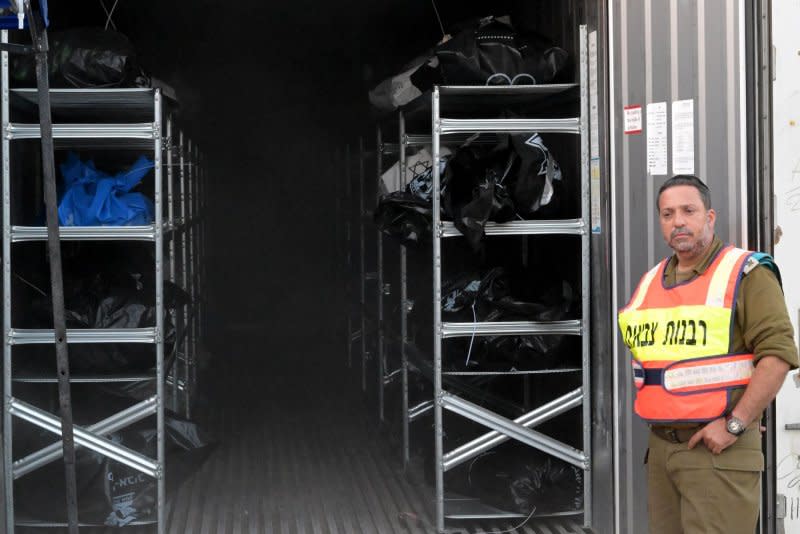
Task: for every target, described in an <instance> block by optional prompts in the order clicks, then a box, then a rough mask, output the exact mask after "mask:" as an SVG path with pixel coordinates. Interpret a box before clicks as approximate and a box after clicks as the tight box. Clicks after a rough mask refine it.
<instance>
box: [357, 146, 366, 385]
mask: <svg viewBox="0 0 800 534" xmlns="http://www.w3.org/2000/svg"><path fill="white" fill-rule="evenodd" d="M364 217H365V214H364V139H363V138H362V137H359V138H358V228H359V241H360V245H361V257H360V261H361V391H366V390H367V263H366V262H367V260H366V258H365V255H366V242H365V235H364Z"/></svg>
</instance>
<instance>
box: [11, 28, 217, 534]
mask: <svg viewBox="0 0 800 534" xmlns="http://www.w3.org/2000/svg"><path fill="white" fill-rule="evenodd" d="M2 42H4V43H7V42H8V32H7V31H5V30H4V31H3V32H2ZM9 82H10V78H9V59H8V53H7V52H2V92H3V100H2V122H3V124H2V128H3V139H2V154H3V169H2V195H3V210H2V211H3V214H2V218H3V260H4V261H3V295H4V298H3V335H4V344H3V387H4V399H3V403H4V406H3V407H4V414H3V417H4V419H3V428H4V433H3V439H4V443H3V462H4V469H5V473H6V477H5V481H4V484H5V487H4V490H5V491H4V493H5V506H6V524H5V532H8V533H13V532H14V528H15V525H16V524H17V523H16V521H15V514H14V480H15V479H17V478H20V477H22V476H24V475H26V474H28V473H30V472H32V471H34V470H36V469H38V468H40V467H42V466H44V465H47V464H49V463H51V462H53V461H57V460H59V459H60V458H61V455H62V449H61V443H60V442H57V443H53V444H52V445H50V446H48V447H45V448H44V449H42V450H40V451H37V452H35V453H33V454H30V455H28V456H26V457H24V458H20V459H18V460H16V461H15V460H14V455H13V453H14V451H13V433H12V419H13V417H14V416H15V417H17V418H19V419H21V420H24V421H27V422H29V423H31V424H33V425H36V426H39V427H40V428H43V429H45V430H47V431H49V432H52V433H53V434H55V435H56V436H60V435H61V424H60V419H59V418H58V417H57V416H55V415H53V414H51V413H49V412H47V411H44V410H42V409H40V408H37V407H36V406H33V405H31V404H29V403H27V402H25V401H23V400H22V399H20V398H17V397H15V396H14V389H13V385H14V384H15V383H20V382H27V383H36V384H55V383H57V378H56V376H55V371H54V372H53V375H52V376H45V375H32V374H22V373H20V374H15V373H14V370H13V368H12V356H13V352H14V348H15V347H16V346H18V345H29V344H53V342H54V339H55V336H54V331H53V330H52V329H25V328H17V327H15V326H14V321H13V320H12V319H13V318H12V298H13V295H12V289H11V277H12V258H13V247H12V245H14V244H16V243H22V242H31V241H39V242H44V241H46V239H47V230H46V228H43V227H31V226H19V225H14V224H12V220H11V191H12V190H11V188H12V185H13V184H12V183H11V182H12V180H11V170H12V164H14V163H15V162H12V156H11V150H10V149H11V144H12V143H13V142H14V141H17V140H20V139H38V137H39V125H38V124H28V123H18V122H13V121H12V111H13V110H14V109H16V108H17V107H18V106H24V107H27V108H30V107H31V106H35V105H36V90H31V89H11V88H10V83H9ZM50 98H51V103H52V109H53V112H54V114H55V113H57V112H66V113H68V114H70V116H74V115H75V114H79V115H80V114H82V113H88V114H90V116H92V117H98V116H99V117H101V119H100V121H98V122H96V123H75V124H73V123H59V122H56V123H55V124H53V137H54V140H55V143H56V147H57V148H63V147H70V148H72V147H76V148H80V147H92V148H111V149H115V148H120V149H122V148H126V149H130V148H136V149H141V150H147V151H151V152H152V154H153V162H154V175H155V178H154V179H155V182H154V198H153V203H154V208H155V213H154V214H155V220H154V223H153V224H150V225H145V226H125V227H62V228H60V235H61V239H62V241H86V242H97V241H140V242H149V243H152V244H153V247H154V258H155V261H154V265H153V269H154V273H155V286H156V287H155V315H156V320H155V321H156V324H155V326H154V327H152V328H136V329H80V330H76V329H71V330H68V331H67V341H68V342H69V343H70V344H76V343H144V344H150V345H153V346H154V348H155V351H154V352H155V355H154V367H153V371H152V372H147V373H116V374H73V375H72V376H71V379H70V382H71V383H84V384H101V383H130V382H145V381H147V382H151V383H152V382H154V383H155V384H154V386H155V387H154V389H155V394H154V395H151V396H150V397H148V398H146V399H145V400H143V401H141V402H138V403H136V404H134V405H132V406H130V407H128V408H126V409H125V410H123V411H121V412H119V413H116V414H113V415H111V416H110V417H107V418H106V419H104V420H102V421H99V422H97V423H96V424H94V425H91V426H88V427H85V428H81V427H78V426H75V427H74V436H75V442H76V443H77V445H78V446H83V447H86V448H87V449H91V450H93V451H95V452H97V453H99V454H101V455H103V456H105V457H108V458H110V459H112V460H115V461H117V462H119V463H121V464H124V465H126V466H128V467H131V468H133V469H135V470H137V471H139V472H141V473H143V474H145V475H147V476H149V477H152V478H155V479H157V481H158V482H157V491H156V493H157V496H156V507H157V517H156V524H157V527H156V528H157V532H158V533H159V534H162V533H164V532H165V531H166V494H165V491H166V490H165V479H164V461H165V433H164V407H165V399H166V396H165V394H166V388H165V385H166V383H167V377H166V376H165V374H166V373H165V361H164V356H165V354H164V353H165V350H164V332H165V329H164V306H165V303H164V287H163V282H164V274H165V272H166V271H167V270H169V274H168V276H169V277H170V279H172V280H175V279H176V274H177V273H176V269H177V268H178V267H180V268H181V269H183V273H184V275H183V277H182V280H181V281H182V282H183V285H184V289H186V290H187V292H189V293H190V294H191V295H192V297H193V298H197V296H198V295H199V288H198V287H197V283H198V278H197V276H196V272H197V271H196V267H195V265H196V264H197V263H199V262H201V261H202V252H198V248H197V247H198V246H202V245H200V244H199V240H197V239H195V237H196V235H195V234H194V233H193V231H192V228H193V227H194V226H195V225H197V224H199V225H200V227H201V228H204V225H205V223H204V220H203V219H202V218H200V217H198V211H199V208H200V207H201V206H202V205H203V204H202V200H201V198H200V196H199V195H198V194H197V190H196V189H194V187H195V186H194V185H191V186H190V188H189V192H188V194H187V193H186V191H185V190H184V189H183V184H184V176H185V173H186V172H187V171H186V169H187V168H189V169H196V168H197V165H196V163H197V160H198V158H199V153H198V151H197V149H196V147H195V148H194V149H190V150H188V155H189V156H190V161H189V162H184V161H183V158H184V156H185V155H186V154H185V151H184V150H183V149H182V147H183V141H181V143H180V145H179V149H180V158H181V164H180V167H179V169H180V175H181V188H182V189H181V194H180V196H178V195H177V194H176V192H175V190H174V187H173V177H174V172H173V165H174V163H173V154H172V149H171V147H170V146H169V145H170V144H171V143H170V141H171V139H172V135H173V128H174V124H173V119H172V116H171V115H169V114H168V113H167V111H168V108H169V107H170V104H172V102H170V101H167V99H165V98H164V97H163V96H162V94H161V91H160V90H159V89H149V88H148V89H139V88H130V89H128V88H125V89H51V91H50ZM107 119H111V120H113V121H114V122H111V121H108V122H102V121H103V120H107ZM136 121H139V122H136ZM164 136H166V142H164V141H165V139H164ZM182 137H183V134H182V133H181V139H182ZM165 148H168V150H164V149H165ZM164 158H166V163H167V164H166V167H167V173H166V174H167V180H166V182H167V195H166V196H167V202H166V206H165V203H164V199H163V196H164V195H163V189H164V188H163V185H164V184H163V176H162V173H163V167H164V165H163V159H164ZM185 163H186V164H185ZM188 172H189V173H191V174H190V175H189V183H190V184H196V183H197V184H199V183H200V181H199V180H197V179H196V177H197V174H196V172H197V171H195V170H189V171H188ZM173 204H178V206H179V207H180V209H182V210H183V209H187V210H188V212H184V213H185V215H183V217H182V219H181V220H180V222H178V220H177V217H176V214H175V206H174V205H173ZM165 208H166V212H167V213H166V220H165V213H164V211H165ZM178 235H183V236H184V237H183V239H182V245H181V247H182V249H181V254H182V255H183V256H184V258H186V260H185V261H183V262H179V261H178V251H177V250H176V246H175V242H174V241H175V238H176V236H178ZM187 235H188V237H186V236H187ZM167 241H169V244H168V246H167ZM165 248H166V249H167V251H168V252H167V254H168V257H167V258H166V259H165V257H164V252H165ZM182 259H183V258H182ZM189 261H191V264H189ZM200 324H201V322H200V318H199V317H198V316H197V314H195V317H194V318H193V319H192V324H191V325H189V326H190V330H191V332H190V334H189V336H188V341H187V343H186V344H187V345H188V346H189V347H191V348H190V349H189V350H190V351H192V352H190V354H189V355H187V356H185V357H184V362H185V368H184V384H183V385H181V384H180V381H179V380H178V379H177V376H176V375H175V372H174V371H175V369H176V367H177V366H175V367H173V375H174V376H173V377H172V384H173V389H172V392H171V393H172V394H173V402H174V403H176V404H177V396H178V391H179V390H181V391H182V393H183V396H184V404H185V407H186V413H187V415H188V413H189V411H188V410H189V406H190V389H189V388H188V384H189V382H190V378H191V379H193V373H194V368H193V366H192V357H193V354H194V353H193V351H195V350H196V346H197V336H198V332H199V325H200ZM176 334H177V333H176ZM153 416H154V417H155V428H156V434H157V440H156V441H157V446H156V457H155V458H150V457H147V456H145V455H143V454H141V453H139V452H137V451H134V450H131V449H129V448H127V447H125V446H123V445H120V444H117V443H114V442H112V441H111V440H110V439H108V438H107V437H106V436H107V435H108V434H110V433H112V432H116V431H119V430H121V429H124V428H126V427H128V426H130V425H132V424H133V423H136V422H138V421H141V420H143V419H145V418H148V417H153ZM24 524H25V525H26V526H45V527H56V526H66V525H65V524H55V523H51V522H39V521H36V522H26V523H24ZM132 524H137V522H133V523H132Z"/></svg>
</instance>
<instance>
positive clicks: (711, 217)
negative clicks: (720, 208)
mask: <svg viewBox="0 0 800 534" xmlns="http://www.w3.org/2000/svg"><path fill="white" fill-rule="evenodd" d="M706 217H707V218H708V224H710V225H711V228H714V221H716V220H717V212H715V211H714V208H709V209H708V211H707V212H706Z"/></svg>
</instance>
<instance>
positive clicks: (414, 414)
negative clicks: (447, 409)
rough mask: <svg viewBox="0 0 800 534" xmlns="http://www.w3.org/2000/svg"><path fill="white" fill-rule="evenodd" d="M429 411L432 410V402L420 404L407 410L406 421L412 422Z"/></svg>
mask: <svg viewBox="0 0 800 534" xmlns="http://www.w3.org/2000/svg"><path fill="white" fill-rule="evenodd" d="M431 410H433V401H425V402H421V403H419V404H417V405H416V406H413V407H411V408H409V409H408V421H409V422H414V421H416V420H417V419H419V418H420V417H422V416H423V415H425V414H426V413H428V412H430V411H431Z"/></svg>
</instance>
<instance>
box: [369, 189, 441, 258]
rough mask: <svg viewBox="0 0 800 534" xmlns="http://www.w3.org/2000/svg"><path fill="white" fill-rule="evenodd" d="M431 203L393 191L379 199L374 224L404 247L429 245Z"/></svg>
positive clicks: (406, 193)
mask: <svg viewBox="0 0 800 534" xmlns="http://www.w3.org/2000/svg"><path fill="white" fill-rule="evenodd" d="M431 213H432V212H431V203H430V201H425V200H423V199H421V198H419V197H417V196H415V195H413V194H411V193H409V192H407V191H394V192H392V193H389V194H388V195H385V196H384V197H383V198H381V200H380V202H379V203H378V207H377V208H376V210H375V224H377V225H378V227H379V228H380V229H381V231H382V232H383V233H385V234H386V235H388V236H389V237H392V238H394V239H396V240H397V241H398V242H400V243H401V244H403V245H406V246H419V245H421V244H423V243H430V240H431V233H432V231H433V230H432V226H433V218H432V215H431Z"/></svg>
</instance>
